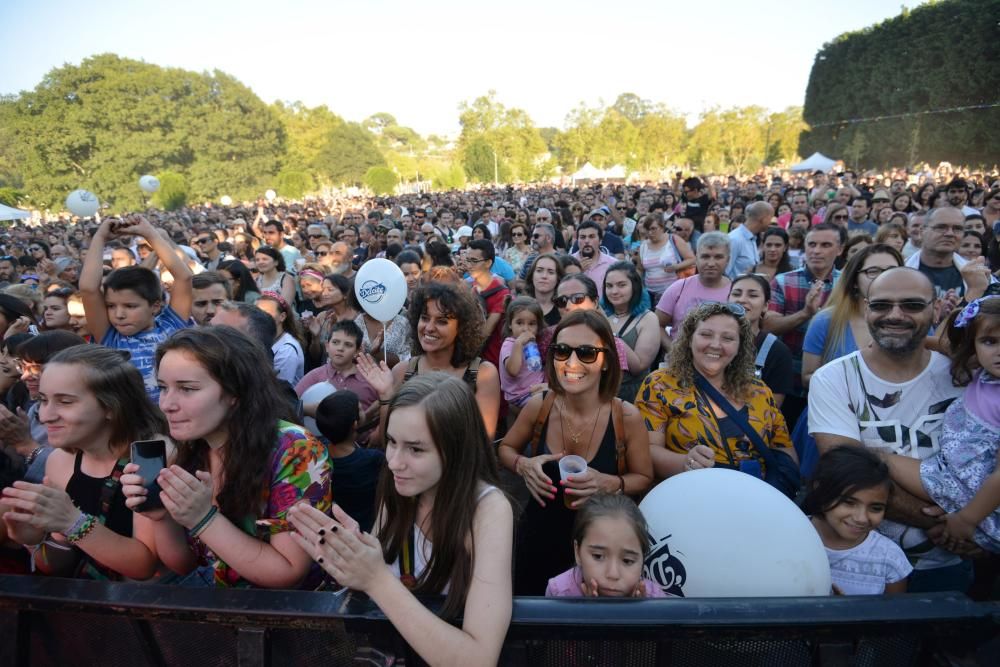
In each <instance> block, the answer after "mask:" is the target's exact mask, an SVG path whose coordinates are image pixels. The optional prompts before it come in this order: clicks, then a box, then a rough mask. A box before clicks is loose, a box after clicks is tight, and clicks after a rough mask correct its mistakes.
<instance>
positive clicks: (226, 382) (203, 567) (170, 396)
mask: <svg viewBox="0 0 1000 667" xmlns="http://www.w3.org/2000/svg"><path fill="white" fill-rule="evenodd" d="M156 377H157V382H158V384H159V386H160V409H162V410H163V413H164V414H165V415H166V418H167V422H168V424H169V426H170V437H171V438H173V439H174V440H175V441H176V442H177V456H176V460H175V459H174V458H173V457H170V458H169V459H168V463H169V464H171V465H169V466H168V467H166V468H164V469H163V470H162V471H161V472H160V474H159V476H158V477H157V479H156V481H157V483H158V484H159V486H160V489H161V491H160V499H161V500H162V502H163V509H158V510H152V511H149V512H143V513H142V514H141V515H140V516H142V517H144V518H145V519H146V520H148V521H149V522H150V523H151V524H152V525H153V532H154V534H155V540H156V541H155V544H156V553H157V555H158V556H159V558H160V560H161V561H162V562H163V564H164V565H166V566H167V567H168V568H169V569H171V570H172V571H174V572H176V573H177V574H180V575H184V576H185V579H184V580H182V582H181V583H182V584H185V585H193V586H218V587H238V588H248V587H254V586H256V587H261V588H296V587H298V586H300V585H302V584H303V582H304V581H306V582H307V583H309V584H311V583H313V582H312V581H307V575H308V574H309V573H310V567H311V562H312V561H311V560H310V557H309V555H308V554H306V553H305V552H304V551H303V550H302V549H301V548H299V546H298V545H297V544H296V543H295V542H294V541H293V539H292V537H291V535H290V531H291V526H290V525H289V523H288V520H287V519H288V517H287V513H288V511H289V509H290V508H291V507H292V506H293V505H295V504H296V503H304V504H308V505H310V506H312V507H315V508H316V509H317V510H318V511H319V512H321V513H324V514H325V513H327V512H328V511H329V509H330V504H331V490H330V474H331V470H330V457H329V453H328V451H327V448H326V446H324V445H323V444H322V443H320V442H319V441H317V440H315V439H314V438H313V437H312V436H311V435H310V434H309V433H308V432H307V431H306V430H305V429H303V428H302V427H301V426H296V425H294V424H292V423H290V421H288V420H289V419H290V418H291V417H292V415H290V414H287V408H286V407H284V405H285V404H284V403H283V402H282V401H278V400H275V396H278V395H280V392H281V389H280V387H279V386H278V384H277V380H276V379H275V376H274V373H273V372H271V364H270V363H269V361H268V359H267V356H266V353H265V351H264V349H263V347H261V345H260V344H259V343H256V342H255V341H253V340H251V339H250V338H248V337H247V336H245V335H243V334H242V333H240V332H239V331H237V330H236V329H233V328H231V327H226V326H211V327H199V328H196V329H183V330H181V331H178V332H177V333H176V334H174V335H173V336H171V337H170V338H169V339H167V341H166V342H164V343H162V344H161V345H160V347H159V348H158V349H157V351H156ZM137 471H138V466H135V465H131V466H129V467H127V468H126V470H125V472H126V474H125V475H123V476H122V484H124V490H125V495H126V496H127V497H128V501H127V502H128V506H129V507H132V508H136V507H138V506H139V505H141V504H142V503H144V502H145V500H146V495H147V492H146V486H145V485H146V483H147V481H151V480H144V479H142V478H141V477H140V476H139V475H137V474H136V472H137ZM317 574H318V572H317Z"/></svg>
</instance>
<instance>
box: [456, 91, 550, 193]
mask: <svg viewBox="0 0 1000 667" xmlns="http://www.w3.org/2000/svg"><path fill="white" fill-rule="evenodd" d="M459 111H460V114H459V119H458V122H459V124H460V125H461V127H462V132H461V134H460V135H459V140H458V145H459V150H460V152H461V154H462V155H463V164H465V166H466V173H467V174H468V175H469V177H470V178H472V179H473V180H480V182H486V181H485V180H482V179H483V178H484V170H483V168H482V165H481V164H480V163H481V162H482V160H483V159H484V155H483V150H482V148H483V146H482V144H485V145H486V146H487V147H490V148H492V149H493V150H495V151H496V154H497V162H498V166H499V165H502V168H499V169H498V171H499V176H500V180H501V181H502V182H509V181H511V180H519V181H533V180H536V179H537V178H538V177H539V176H540V175H541V173H542V170H541V165H542V162H543V160H542V158H543V156H544V155H545V153H546V145H545V142H544V141H543V140H542V136H541V134H540V133H539V132H538V128H537V127H535V124H534V122H532V120H531V117H530V116H528V114H527V112H525V111H524V110H523V109H517V108H507V107H506V106H504V105H503V104H501V103H500V102H499V101H497V99H496V92H495V91H492V90H491V91H489V93H488V94H487V95H484V96H481V97H477V98H476V99H475V100H473V101H472V102H463V103H462V104H461V105H459ZM477 142H482V144H479V143H477ZM474 145H475V148H473V150H472V152H471V153H470V150H469V149H470V147H473V146H474ZM489 161H490V170H489V174H490V175H489V178H488V179H487V180H492V179H493V168H492V161H493V156H492V153H491V154H490V158H489ZM470 164H471V165H472V170H471V171H470Z"/></svg>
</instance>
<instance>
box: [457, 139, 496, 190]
mask: <svg viewBox="0 0 1000 667" xmlns="http://www.w3.org/2000/svg"><path fill="white" fill-rule="evenodd" d="M463 158H464V159H463V160H462V166H463V167H464V168H465V173H466V175H467V176H468V177H469V179H470V180H472V182H474V183H492V182H493V181H494V180H495V179H497V178H499V177H500V176H501V175H502V174H503V173H506V167H505V166H504V165H502V164H501V162H500V158H499V155H497V153H496V152H495V150H494V149H493V147H492V146H490V144H489V143H488V142H487V141H486V139H483V138H477V139H474V140H472V142H471V143H469V145H468V146H466V147H465V151H464V154H463ZM501 167H503V168H501Z"/></svg>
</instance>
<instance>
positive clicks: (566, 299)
mask: <svg viewBox="0 0 1000 667" xmlns="http://www.w3.org/2000/svg"><path fill="white" fill-rule="evenodd" d="M588 298H590V297H588V296H587V294H586V293H585V292H579V293H577V294H570V295H568V296H557V297H556V298H554V299H552V303H554V304H556V308H565V307H566V304H567V303H572V304H573V305H574V306H579V305H580V304H581V303H583V302H584V301H586V300H587V299H588Z"/></svg>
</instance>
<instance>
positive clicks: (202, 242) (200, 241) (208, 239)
mask: <svg viewBox="0 0 1000 667" xmlns="http://www.w3.org/2000/svg"><path fill="white" fill-rule="evenodd" d="M214 240H215V239H212V238H211V237H208V236H206V237H205V238H201V239H195V240H194V242H195V243H197V244H198V245H205V244H206V243H211V242H212V241H214Z"/></svg>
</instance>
